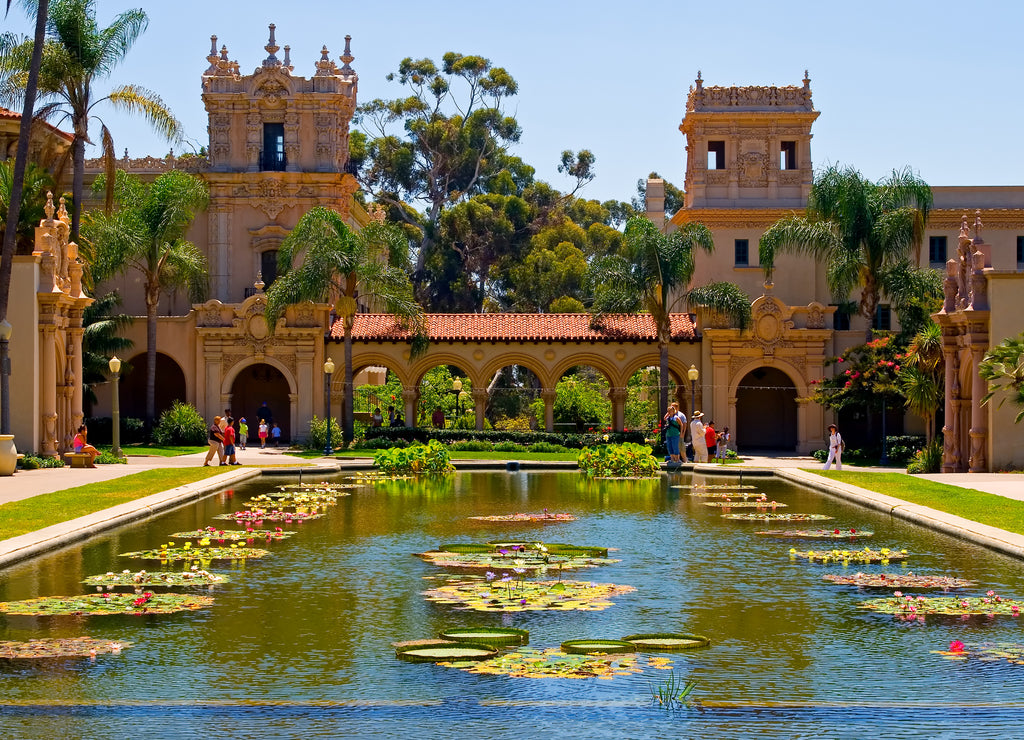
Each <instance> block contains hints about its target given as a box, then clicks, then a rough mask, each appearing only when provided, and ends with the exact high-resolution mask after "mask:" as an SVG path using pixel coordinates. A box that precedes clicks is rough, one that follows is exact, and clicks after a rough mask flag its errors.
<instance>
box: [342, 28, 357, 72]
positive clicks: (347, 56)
mask: <svg viewBox="0 0 1024 740" xmlns="http://www.w3.org/2000/svg"><path fill="white" fill-rule="evenodd" d="M351 42H352V37H351V36H348V35H346V36H345V51H344V52H342V54H341V61H343V62H344V63H345V64H344V66H343V67H342V68H341V73H342V74H343V75H351V74H355V72H356V71H355V70H354V69H352V67H351V66H349V65H350V64H351V62H352V61H353V60H354V59H355V57H354V56H352V49H351Z"/></svg>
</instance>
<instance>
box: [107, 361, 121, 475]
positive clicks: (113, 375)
mask: <svg viewBox="0 0 1024 740" xmlns="http://www.w3.org/2000/svg"><path fill="white" fill-rule="evenodd" d="M107 367H108V368H110V379H111V380H112V381H113V383H114V390H113V394H114V395H113V396H112V397H111V399H110V415H111V416H112V417H114V424H113V429H112V430H111V435H112V437H113V439H112V440H111V441H112V442H113V449H112V450H111V451H110V454H112V455H113V456H114V457H121V395H120V394H119V393H118V391H117V381H118V380H120V378H121V361H120V360H119V359H117V355H114V356H113V357H111V358H110V362H108V363H107Z"/></svg>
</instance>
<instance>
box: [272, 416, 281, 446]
mask: <svg viewBox="0 0 1024 740" xmlns="http://www.w3.org/2000/svg"><path fill="white" fill-rule="evenodd" d="M270 438H271V439H272V440H274V447H277V446H278V445H279V444H280V443H281V427H279V426H278V425H277V422H276V421H275V422H274V425H273V426H272V427H270Z"/></svg>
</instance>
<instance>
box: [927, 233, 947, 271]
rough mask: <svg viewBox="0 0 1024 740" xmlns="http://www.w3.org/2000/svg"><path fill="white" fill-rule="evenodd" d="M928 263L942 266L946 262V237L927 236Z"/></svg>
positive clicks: (933, 265)
mask: <svg viewBox="0 0 1024 740" xmlns="http://www.w3.org/2000/svg"><path fill="white" fill-rule="evenodd" d="M928 264H930V265H931V266H932V267H942V266H944V265H945V264H946V237H944V236H930V237H928Z"/></svg>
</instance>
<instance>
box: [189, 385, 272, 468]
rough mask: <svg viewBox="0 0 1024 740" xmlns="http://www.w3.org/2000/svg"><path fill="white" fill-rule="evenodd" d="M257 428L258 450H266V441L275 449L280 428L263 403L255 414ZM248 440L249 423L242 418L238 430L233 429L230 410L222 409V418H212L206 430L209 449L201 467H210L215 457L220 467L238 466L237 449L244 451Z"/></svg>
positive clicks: (265, 403)
mask: <svg viewBox="0 0 1024 740" xmlns="http://www.w3.org/2000/svg"><path fill="white" fill-rule="evenodd" d="M256 419H257V422H258V424H257V426H256V436H257V438H258V439H259V441H260V449H261V450H262V449H266V447H267V444H268V440H269V443H271V444H273V445H274V446H275V447H276V446H277V445H278V444H280V442H281V427H279V426H278V425H277V424H276V423H275V422H274V420H273V417H272V416H271V414H270V408H269V407H268V406H267V402H266V401H264V402H263V404H262V405H261V406H260V408H259V411H257V412H256ZM248 439H249V422H248V421H247V420H246V418H245V417H244V416H243V417H242V418H240V419H239V420H238V429H237V430H236V429H235V419H234V417H232V416H231V409H224V415H223V416H215V417H213V423H212V424H210V427H209V429H207V440H208V442H209V444H210V449H209V450H208V451H207V452H206V460H204V461H203V467H206V466H208V465H210V461H211V460H213V458H214V457H215V456H216V457H217V460H218V462H219V464H221V465H240V464H241V463H239V462H238V460H237V457H236V456H237V454H238V453H237V452H236V444H237V449H241V450H244V449H245V446H246V443H247V442H248Z"/></svg>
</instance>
